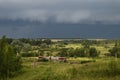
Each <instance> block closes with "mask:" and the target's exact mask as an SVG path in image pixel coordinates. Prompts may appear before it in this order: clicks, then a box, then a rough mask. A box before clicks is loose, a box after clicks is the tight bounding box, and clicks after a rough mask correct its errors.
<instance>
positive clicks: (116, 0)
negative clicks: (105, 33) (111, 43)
mask: <svg viewBox="0 0 120 80" xmlns="http://www.w3.org/2000/svg"><path fill="white" fill-rule="evenodd" d="M119 9H120V0H0V19H12V20H17V19H22V20H29V21H40V22H48V21H51V22H52V21H53V22H58V23H94V22H96V21H100V22H103V23H119V22H120V10H119Z"/></svg>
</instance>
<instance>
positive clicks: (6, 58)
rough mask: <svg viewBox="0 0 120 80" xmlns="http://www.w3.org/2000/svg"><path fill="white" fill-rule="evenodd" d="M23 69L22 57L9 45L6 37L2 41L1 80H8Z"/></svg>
mask: <svg viewBox="0 0 120 80" xmlns="http://www.w3.org/2000/svg"><path fill="white" fill-rule="evenodd" d="M20 68H21V61H20V57H19V56H16V52H15V49H14V47H13V46H11V45H9V44H8V42H7V40H6V37H5V36H3V37H2V39H1V40H0V80H7V79H8V78H9V77H11V76H13V75H14V74H15V73H16V72H18V71H19V70H20Z"/></svg>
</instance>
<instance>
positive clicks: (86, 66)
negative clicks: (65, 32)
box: [8, 40, 120, 80]
mask: <svg viewBox="0 0 120 80" xmlns="http://www.w3.org/2000/svg"><path fill="white" fill-rule="evenodd" d="M59 41H60V42H57V40H54V42H53V43H52V44H51V45H49V46H47V45H46V44H44V43H43V44H41V45H38V44H37V45H32V46H31V49H27V48H25V49H26V50H28V51H27V52H25V54H26V53H39V54H41V53H42V54H43V53H44V55H43V56H49V55H52V56H56V54H58V53H59V52H60V50H61V49H62V48H67V49H70V48H72V49H73V50H74V49H77V48H78V49H80V48H83V47H84V45H82V43H81V42H64V41H62V40H59ZM114 45H115V42H108V43H105V42H104V41H102V42H100V43H99V44H92V45H90V48H91V47H95V48H96V49H97V51H99V52H100V54H99V56H98V57H77V56H75V57H69V56H67V57H66V58H67V62H59V61H47V62H43V61H38V56H39V55H38V56H35V55H33V56H32V57H22V58H21V59H22V69H21V71H20V72H19V74H16V76H14V77H11V78H9V79H8V80H120V77H119V76H120V58H115V57H112V56H106V55H105V54H107V53H109V50H110V49H112V48H113V47H114ZM46 46H47V47H46ZM85 49H86V48H85ZM26 50H25V51H26ZM23 52H24V50H21V53H23Z"/></svg>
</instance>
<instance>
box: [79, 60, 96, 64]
mask: <svg viewBox="0 0 120 80" xmlns="http://www.w3.org/2000/svg"><path fill="white" fill-rule="evenodd" d="M89 62H96V60H84V61H81V62H80V63H81V64H84V63H89Z"/></svg>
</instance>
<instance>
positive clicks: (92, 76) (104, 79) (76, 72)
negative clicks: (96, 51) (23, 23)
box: [10, 60, 120, 80]
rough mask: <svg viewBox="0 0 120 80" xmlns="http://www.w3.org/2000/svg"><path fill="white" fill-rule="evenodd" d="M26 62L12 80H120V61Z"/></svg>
mask: <svg viewBox="0 0 120 80" xmlns="http://www.w3.org/2000/svg"><path fill="white" fill-rule="evenodd" d="M31 64H32V63H26V64H24V68H23V72H22V73H21V74H20V75H18V76H16V77H14V78H11V79H10V80H120V77H119V76H120V61H119V60H118V61H117V62H116V61H115V60H110V61H102V60H100V61H97V62H92V63H85V64H68V63H58V62H56V63H53V62H46V63H37V65H36V67H34V68H33V66H32V65H31Z"/></svg>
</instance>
